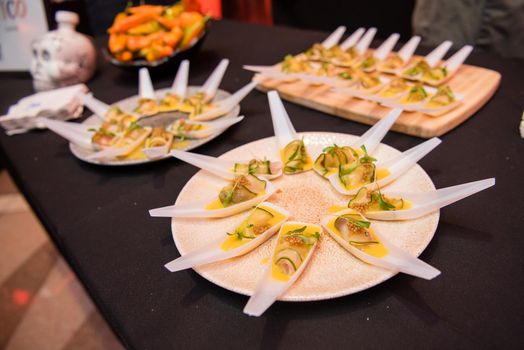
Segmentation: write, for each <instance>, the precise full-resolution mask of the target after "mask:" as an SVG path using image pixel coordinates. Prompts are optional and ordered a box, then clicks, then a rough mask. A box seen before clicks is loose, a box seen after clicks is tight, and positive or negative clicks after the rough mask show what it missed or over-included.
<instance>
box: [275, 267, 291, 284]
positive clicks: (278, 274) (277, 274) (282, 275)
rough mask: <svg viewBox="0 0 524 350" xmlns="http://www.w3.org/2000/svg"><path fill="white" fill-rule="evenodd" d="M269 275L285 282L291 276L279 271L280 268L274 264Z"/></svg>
mask: <svg viewBox="0 0 524 350" xmlns="http://www.w3.org/2000/svg"><path fill="white" fill-rule="evenodd" d="M271 277H273V278H274V279H276V280H277V281H281V282H287V281H289V279H290V278H291V276H290V275H286V274H285V273H283V272H282V271H280V268H279V267H278V266H277V265H275V264H273V265H272V266H271Z"/></svg>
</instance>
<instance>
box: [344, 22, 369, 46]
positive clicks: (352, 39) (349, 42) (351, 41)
mask: <svg viewBox="0 0 524 350" xmlns="http://www.w3.org/2000/svg"><path fill="white" fill-rule="evenodd" d="M365 31H366V29H364V28H362V27H360V28H358V29H357V30H355V31H354V32H353V33H352V34H351V35H350V36H348V37H347V39H346V40H344V41H343V42H342V44H340V48H341V49H342V50H343V51H346V50H347V49H349V48H350V47H353V46H355V44H356V43H357V41H358V40H359V39H360V38H361V37H362V35H363V34H364V32H365Z"/></svg>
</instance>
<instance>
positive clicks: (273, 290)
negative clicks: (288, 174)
mask: <svg viewBox="0 0 524 350" xmlns="http://www.w3.org/2000/svg"><path fill="white" fill-rule="evenodd" d="M297 226H299V227H304V226H306V227H307V229H306V230H313V231H316V232H317V233H318V236H317V238H316V239H314V243H312V244H311V245H310V247H309V250H308V252H307V256H306V257H301V263H300V266H299V267H298V268H297V269H296V270H295V271H294V272H293V273H292V274H291V275H290V276H288V277H287V278H282V277H280V276H279V275H278V273H275V271H274V267H273V266H274V265H275V261H276V259H278V257H277V255H278V254H279V251H278V247H279V244H278V243H279V240H277V242H275V248H274V251H273V254H272V259H271V263H270V265H269V266H268V268H267V269H266V271H265V272H264V275H263V277H262V279H261V280H260V282H259V283H258V285H257V287H256V289H255V292H254V293H253V295H252V296H251V298H249V301H248V302H247V304H246V306H245V308H244V313H245V314H248V315H250V316H260V315H262V314H263V313H264V311H266V310H267V309H268V308H269V307H270V306H271V305H272V304H273V303H274V302H275V301H276V300H277V298H278V297H279V296H281V295H282V294H283V293H284V292H285V291H286V290H287V289H288V288H289V287H291V286H292V285H293V283H295V281H296V280H297V279H298V278H299V277H300V275H301V274H302V272H304V269H305V268H306V266H307V264H308V262H309V261H310V260H311V257H312V256H313V252H314V251H315V248H316V247H317V245H318V237H320V234H321V232H322V227H320V226H319V225H313V224H308V223H303V222H294V221H288V222H286V223H284V224H283V225H282V226H281V227H280V232H279V233H278V237H279V239H280V238H281V237H283V235H284V234H286V233H287V232H289V231H290V228H293V227H297ZM275 268H276V267H275Z"/></svg>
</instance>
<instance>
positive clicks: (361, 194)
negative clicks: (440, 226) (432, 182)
mask: <svg viewBox="0 0 524 350" xmlns="http://www.w3.org/2000/svg"><path fill="white" fill-rule="evenodd" d="M493 185H495V178H491V179H485V180H480V181H474V182H470V183H465V184H462V185H456V186H451V187H446V188H441V189H438V190H434V191H430V192H423V193H412V192H389V191H386V192H382V191H381V190H380V189H379V188H377V189H375V190H370V189H368V188H367V187H362V188H361V189H360V190H359V191H358V192H357V194H356V195H355V196H354V197H353V198H352V199H350V200H349V202H348V205H347V206H348V207H349V208H350V209H353V210H355V211H358V212H360V213H362V214H363V215H365V216H366V217H367V218H370V219H375V220H410V219H416V218H419V217H421V216H424V215H426V214H429V213H432V212H434V211H437V210H439V209H440V208H443V207H445V206H447V205H450V204H452V203H455V202H457V201H459V200H461V199H463V198H466V197H469V196H471V195H473V194H475V193H477V192H480V191H483V190H485V189H487V188H489V187H491V186H493Z"/></svg>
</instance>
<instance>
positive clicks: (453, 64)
mask: <svg viewBox="0 0 524 350" xmlns="http://www.w3.org/2000/svg"><path fill="white" fill-rule="evenodd" d="M471 51H473V46H471V45H466V46H463V47H462V48H461V49H460V50H458V51H457V52H456V53H455V54H454V55H453V56H451V57H450V58H448V59H447V60H446V62H444V63H443V64H442V67H443V68H446V70H447V75H446V77H444V79H440V80H433V79H429V78H425V77H423V81H424V82H425V83H428V84H431V85H439V84H442V83H444V82H446V81H448V80H449V79H450V78H451V77H452V76H453V74H455V73H456V71H457V70H458V69H459V68H460V66H461V65H462V63H464V61H465V60H466V58H468V56H469V54H470V53H471Z"/></svg>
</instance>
